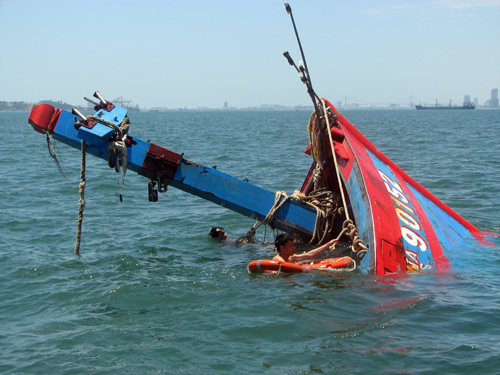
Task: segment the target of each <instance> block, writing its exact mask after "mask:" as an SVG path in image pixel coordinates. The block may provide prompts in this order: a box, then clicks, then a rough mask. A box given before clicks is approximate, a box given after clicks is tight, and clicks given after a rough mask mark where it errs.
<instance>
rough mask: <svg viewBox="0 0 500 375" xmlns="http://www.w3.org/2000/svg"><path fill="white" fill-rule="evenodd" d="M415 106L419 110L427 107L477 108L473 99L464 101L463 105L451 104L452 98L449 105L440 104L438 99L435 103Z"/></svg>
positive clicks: (427, 108)
mask: <svg viewBox="0 0 500 375" xmlns="http://www.w3.org/2000/svg"><path fill="white" fill-rule="evenodd" d="M415 108H416V109H417V110H420V109H426V110H429V109H475V108H476V106H475V105H474V103H473V102H471V101H464V103H463V105H462V106H458V105H451V100H450V104H448V105H439V103H438V101H437V99H436V104H435V105H429V106H425V105H422V104H420V105H416V106H415Z"/></svg>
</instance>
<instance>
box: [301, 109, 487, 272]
mask: <svg viewBox="0 0 500 375" xmlns="http://www.w3.org/2000/svg"><path fill="white" fill-rule="evenodd" d="M321 102H322V104H323V106H324V108H325V110H324V111H323V112H322V114H321V116H320V117H322V118H320V119H319V121H317V120H318V119H317V118H316V117H315V118H314V119H312V120H311V121H312V122H313V123H319V124H321V123H325V120H326V119H329V120H328V121H326V122H328V123H329V125H330V126H329V132H328V135H326V134H323V135H321V134H320V135H318V134H317V137H318V141H317V144H316V145H313V147H311V145H310V146H309V147H308V148H307V150H306V153H308V154H313V156H314V154H318V151H317V150H316V151H315V150H314V149H315V148H319V149H320V150H321V151H322V152H319V154H320V156H317V155H316V156H315V162H314V163H313V166H312V167H311V170H310V172H309V175H308V176H307V178H306V180H305V181H304V184H303V186H302V188H301V192H302V193H304V194H306V195H307V194H308V193H309V192H310V191H311V190H313V189H315V188H317V186H318V184H320V185H322V186H326V187H328V188H330V189H338V186H339V182H338V181H336V177H335V172H336V171H338V172H340V173H339V177H340V178H341V182H340V186H342V189H345V192H346V196H347V197H348V203H347V207H348V212H350V213H351V214H352V215H353V217H354V221H355V223H356V226H357V229H358V231H359V236H360V238H361V240H362V242H364V243H365V244H367V245H368V246H367V248H368V252H367V254H366V255H367V256H368V259H369V260H370V269H372V270H373V271H374V272H375V273H376V274H378V275H384V274H388V273H396V272H406V271H407V270H408V271H426V270H437V271H441V272H445V271H447V270H448V269H449V268H450V264H449V259H448V258H447V256H446V254H447V253H448V252H449V251H451V250H452V249H453V248H454V247H457V246H461V245H464V244H465V243H467V242H469V241H477V242H480V243H484V242H486V241H487V239H486V236H487V235H488V233H484V232H482V231H480V230H479V229H478V228H476V227H475V226H474V225H472V224H471V223H470V222H468V221H467V220H465V219H464V218H463V217H461V216H460V215H459V214H458V213H456V212H455V211H454V210H452V209H451V208H450V207H448V206H447V205H446V204H444V203H443V202H441V201H440V200H439V199H438V198H436V197H435V196H434V195H432V194H431V193H430V192H429V191H428V190H426V189H425V188H424V187H423V186H422V185H420V184H419V183H418V182H416V181H415V180H414V179H412V178H411V177H410V176H408V175H407V174H406V173H405V172H404V171H403V170H402V169H401V168H399V167H398V166H397V165H396V164H395V163H394V162H392V161H391V160H390V159H389V158H388V157H387V156H385V155H384V154H383V153H382V152H380V151H379V150H378V149H377V148H376V147H375V146H374V145H373V144H372V143H371V142H370V141H369V140H368V139H367V138H366V137H365V136H364V135H363V134H362V133H361V132H360V131H359V130H358V129H357V128H356V127H355V126H354V125H352V124H351V123H350V122H349V121H348V120H347V119H346V118H345V117H344V116H343V115H342V114H341V113H340V111H338V110H337V109H336V108H335V107H334V106H333V105H332V104H330V103H329V102H328V101H326V100H324V99H322V100H321ZM310 127H311V125H310ZM312 127H314V124H313V125H312ZM320 127H321V125H319V126H316V128H314V130H313V131H314V132H316V133H320V132H321V131H320V129H318V128H320ZM332 155H334V157H332ZM318 166H321V171H322V174H321V175H320V179H319V181H318V178H317V177H318V176H317V168H318Z"/></svg>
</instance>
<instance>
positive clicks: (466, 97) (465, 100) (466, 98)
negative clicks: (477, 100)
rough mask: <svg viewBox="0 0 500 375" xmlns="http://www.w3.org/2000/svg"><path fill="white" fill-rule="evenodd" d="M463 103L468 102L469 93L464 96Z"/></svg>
mask: <svg viewBox="0 0 500 375" xmlns="http://www.w3.org/2000/svg"><path fill="white" fill-rule="evenodd" d="M464 103H470V95H465V96H464Z"/></svg>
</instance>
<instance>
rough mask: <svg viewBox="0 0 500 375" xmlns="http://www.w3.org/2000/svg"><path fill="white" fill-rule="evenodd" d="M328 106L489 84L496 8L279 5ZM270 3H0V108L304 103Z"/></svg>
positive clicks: (498, 67)
mask: <svg viewBox="0 0 500 375" xmlns="http://www.w3.org/2000/svg"><path fill="white" fill-rule="evenodd" d="M289 2H290V5H291V7H292V10H293V14H294V17H295V21H296V24H297V27H298V30H299V35H300V37H301V40H302V44H303V47H304V51H305V54H306V60H307V64H308V67H309V71H310V73H311V79H312V83H313V86H314V88H315V90H316V92H317V93H318V95H319V96H323V97H325V98H327V99H329V100H330V101H332V102H334V103H335V102H337V101H339V100H340V101H342V102H343V101H344V98H345V97H347V100H348V102H351V103H352V102H358V103H400V104H404V103H408V102H409V98H410V96H411V97H413V101H414V102H415V103H417V104H418V103H419V102H422V103H433V102H434V100H435V99H438V100H439V101H440V102H443V103H446V102H448V100H449V99H452V100H453V101H454V102H455V101H457V102H460V101H462V100H463V96H464V95H465V94H469V95H471V96H472V98H475V97H477V98H479V103H480V104H482V103H484V101H485V100H487V99H489V97H490V94H491V89H492V88H499V87H500V0H420V1H417V0H400V1H396V0H352V1H351V0H290V1H289ZM285 49H286V50H289V51H290V54H291V56H292V57H293V58H294V60H295V61H296V62H298V61H299V60H301V58H300V52H299V48H298V46H297V43H296V40H295V34H294V32H293V27H292V24H291V21H290V17H289V16H288V14H287V13H286V11H285V8H284V6H283V1H282V0H212V1H209V0H163V1H160V0H100V1H94V0H85V1H83V0H67V1H63V0H0V54H1V58H0V101H28V102H37V101H40V100H45V99H52V100H62V101H65V102H68V103H71V104H74V105H78V104H83V103H84V101H83V97H84V96H91V95H92V94H93V92H94V91H95V90H98V91H100V92H101V94H103V96H104V97H105V98H108V99H110V100H112V99H114V98H116V97H124V98H126V99H129V100H132V101H133V102H134V104H138V105H139V106H140V107H143V108H150V107H157V106H165V107H168V108H175V107H189V108H192V107H198V106H202V107H205V106H206V107H221V106H222V105H223V103H224V102H225V101H228V102H229V105H230V106H237V107H243V106H259V105H261V104H283V105H300V104H302V105H309V104H310V99H309V96H308V95H307V92H306V90H305V87H304V86H303V85H302V83H301V82H300V80H299V78H298V75H297V73H296V72H295V70H294V69H293V68H292V67H290V66H289V65H288V63H287V62H286V60H285V58H284V57H283V56H282V52H283V50H285Z"/></svg>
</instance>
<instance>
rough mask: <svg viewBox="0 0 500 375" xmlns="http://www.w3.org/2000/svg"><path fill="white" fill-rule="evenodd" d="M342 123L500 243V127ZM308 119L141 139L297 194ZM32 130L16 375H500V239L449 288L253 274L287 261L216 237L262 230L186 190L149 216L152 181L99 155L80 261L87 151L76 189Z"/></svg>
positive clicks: (19, 148) (7, 282)
mask: <svg viewBox="0 0 500 375" xmlns="http://www.w3.org/2000/svg"><path fill="white" fill-rule="evenodd" d="M344 115H346V117H348V118H349V119H350V121H351V122H352V123H353V124H354V125H356V126H357V127H358V128H359V129H360V130H361V131H362V132H363V133H364V134H365V135H366V136H367V137H368V138H369V139H370V140H371V141H372V142H373V143H374V144H375V145H376V146H377V147H378V148H379V149H380V150H381V151H382V152H384V153H385V154H386V155H387V156H388V157H389V158H391V159H392V160H393V161H394V162H396V163H397V164H398V165H399V166H400V167H402V168H403V169H404V170H405V171H406V172H407V173H408V174H409V175H410V176H412V177H413V178H415V179H416V180H417V181H419V182H420V183H421V184H422V185H424V186H425V187H426V188H427V189H429V190H430V191H431V192H432V193H433V194H434V195H436V196H437V197H438V198H440V199H441V200H443V201H444V202H445V203H446V204H448V205H449V206H450V207H452V208H453V209H454V210H456V211H457V212H458V213H459V214H461V215H462V216H464V217H465V218H466V219H467V220H469V221H470V222H471V223H472V224H474V225H475V226H477V227H479V228H480V229H482V230H484V231H489V232H497V233H498V232H500V215H499V211H500V210H499V207H498V197H499V196H500V152H499V146H498V143H499V140H500V137H499V132H500V111H498V110H474V111H409V110H408V111H403V110H401V111H345V113H344ZM309 116H310V113H309V112H306V111H296V112H293V111H275V112H273V111H265V112H259V111H248V112H245V111H207V112H194V111H193V112H190V111H182V112H181V111H179V112H140V113H139V112H136V113H130V117H131V122H132V128H131V131H130V134H131V135H133V136H135V137H138V138H141V139H144V140H148V139H149V140H151V142H154V143H156V144H159V145H161V146H164V147H166V148H169V149H171V150H173V151H176V152H179V153H184V158H186V159H187V160H190V161H193V162H196V163H199V164H202V165H207V166H210V167H211V166H213V165H217V168H218V169H219V170H221V171H223V172H226V173H228V174H231V175H233V176H235V177H237V178H241V179H243V178H248V179H249V181H250V182H251V183H254V184H256V185H258V186H261V187H263V188H266V189H268V190H271V191H273V192H274V191H278V190H281V191H286V192H287V193H288V194H291V193H293V191H294V190H295V189H299V188H300V187H301V185H302V182H303V180H304V178H305V176H306V174H307V171H308V169H309V167H310V164H311V159H310V157H309V156H307V155H305V154H304V153H303V151H304V149H305V148H306V146H307V143H308V135H307V121H308V119H309ZM27 121H28V113H0V135H1V137H0V139H1V142H0V165H1V174H0V179H1V189H0V233H1V234H0V266H1V271H0V327H1V328H0V373H5V374H191V375H193V374H313V373H324V374H390V373H409V374H416V373H417V374H435V373H442V374H472V373H475V374H498V373H499V371H500V370H499V369H500V340H499V338H500V278H499V276H498V270H499V269H500V238H492V239H491V245H490V246H485V245H477V244H472V245H467V246H463V247H461V248H457V249H454V250H453V253H450V254H448V257H449V258H450V261H451V262H452V264H453V269H452V271H451V272H450V273H449V274H446V275H441V274H435V273H432V272H430V273H421V274H411V275H407V276H404V277H401V276H399V277H398V276H385V277H382V276H374V275H370V274H367V273H366V272H359V271H358V272H353V273H350V274H346V275H343V276H342V277H337V276H329V275H321V274H305V275H302V274H300V275H299V274H297V275H278V276H276V275H254V274H248V273H247V269H246V266H247V264H248V263H249V262H250V261H252V260H254V259H259V258H271V257H272V256H273V255H274V251H273V248H272V245H269V244H253V245H243V246H240V247H237V246H234V245H233V244H231V243H229V244H224V245H220V244H216V243H214V242H213V241H212V240H211V239H210V238H209V237H208V231H209V229H210V227H212V226H223V227H224V228H225V230H226V232H227V233H228V235H229V237H230V238H232V239H235V238H237V237H240V236H242V235H244V234H246V232H247V231H248V229H249V228H250V227H251V226H252V225H253V224H254V221H253V220H251V219H249V218H246V217H243V216H241V215H239V214H237V213H233V212H232V211H229V210H227V209H225V208H223V207H219V206H217V205H214V204H212V203H210V202H207V201H204V200H202V199H200V198H197V197H194V196H191V195H189V194H187V193H184V192H182V191H179V190H176V189H174V188H169V189H168V192H167V193H164V194H160V197H159V201H158V202H156V203H150V202H148V194H147V193H148V192H147V183H148V180H146V179H145V178H143V177H141V176H138V175H136V174H135V173H134V172H132V171H129V172H128V173H127V174H126V175H125V178H124V179H123V176H122V175H120V174H117V173H115V172H114V170H111V169H109V168H108V166H107V163H106V161H104V160H101V159H98V158H95V157H92V156H88V157H87V171H86V177H87V187H86V191H85V199H86V207H85V211H84V221H83V233H82V244H81V248H80V253H81V257H76V256H75V255H73V250H74V247H75V233H76V227H77V217H78V199H79V191H78V183H79V179H80V170H79V168H80V152H79V150H75V149H72V148H70V147H68V146H65V145H63V144H61V143H56V151H57V154H58V159H59V161H60V162H61V163H62V165H63V168H64V171H65V172H66V174H67V178H63V177H61V175H60V174H59V172H58V170H57V168H56V166H55V163H54V161H53V160H52V158H51V157H50V156H49V153H48V151H47V145H46V140H45V137H44V136H43V135H41V134H38V133H36V132H34V131H33V130H32V128H31V126H29V125H28V122H27ZM120 195H121V197H122V202H121V201H120ZM257 237H258V238H259V239H260V240H261V241H268V242H269V241H271V242H272V240H273V232H272V231H271V230H270V229H267V230H264V229H261V230H259V232H258V234H257ZM301 250H305V249H302V248H301Z"/></svg>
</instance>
